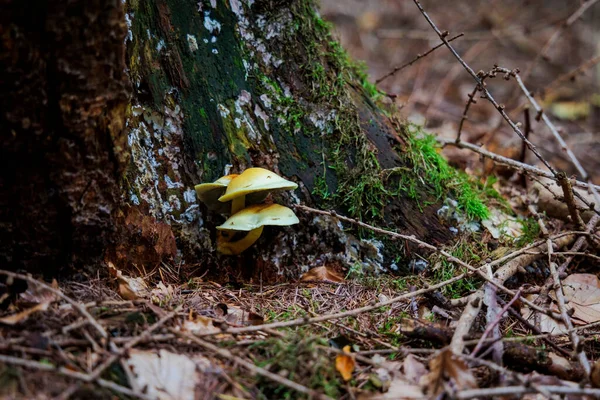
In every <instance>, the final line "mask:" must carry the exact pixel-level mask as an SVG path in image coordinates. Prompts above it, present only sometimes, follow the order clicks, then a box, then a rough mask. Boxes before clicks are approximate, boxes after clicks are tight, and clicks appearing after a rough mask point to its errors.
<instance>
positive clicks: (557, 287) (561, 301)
mask: <svg viewBox="0 0 600 400" xmlns="http://www.w3.org/2000/svg"><path fill="white" fill-rule="evenodd" d="M547 245H548V263H549V265H550V273H551V274H552V279H553V280H554V293H555V294H556V300H557V301H558V309H559V310H560V313H561V315H562V320H563V323H564V324H565V326H566V327H567V329H569V330H571V331H570V333H569V336H570V338H571V342H572V344H573V351H574V352H575V353H576V354H577V357H578V358H579V363H580V364H581V366H582V367H583V370H584V371H585V373H586V375H588V376H589V374H590V371H591V367H590V362H589V360H588V358H587V356H586V355H585V352H584V351H583V348H582V346H581V345H580V339H579V335H578V334H577V331H575V330H572V329H573V323H572V322H571V317H570V316H569V313H568V312H567V306H566V302H565V296H564V294H563V290H562V285H561V282H560V275H559V273H558V268H557V266H556V263H555V262H554V261H552V251H553V250H552V241H551V240H549V239H548V241H547Z"/></svg>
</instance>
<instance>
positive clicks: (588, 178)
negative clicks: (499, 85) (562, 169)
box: [500, 1, 600, 210]
mask: <svg viewBox="0 0 600 400" xmlns="http://www.w3.org/2000/svg"><path fill="white" fill-rule="evenodd" d="M594 2H595V1H594ZM500 70H503V72H507V71H508V70H506V69H500ZM509 72H510V71H509ZM513 76H514V77H515V79H516V80H517V83H518V84H519V87H520V88H521V90H522V91H523V93H524V94H525V96H526V97H527V99H528V100H529V102H530V103H531V105H533V108H535V110H536V111H537V112H538V114H540V115H541V118H542V121H544V123H545V124H546V126H547V127H548V129H550V132H552V135H553V136H554V138H555V139H556V141H557V142H558V144H559V145H560V147H561V149H562V150H563V151H564V152H565V153H566V154H567V156H569V159H570V160H571V163H573V165H574V166H575V168H577V172H579V174H580V175H581V179H583V180H584V181H586V182H587V183H588V184H589V187H590V189H591V191H592V194H593V195H594V201H595V202H596V207H598V209H599V210H600V193H598V190H597V189H596V187H595V185H593V184H592V179H591V176H590V175H589V174H588V173H587V171H586V170H585V169H584V168H583V166H582V165H581V163H580V162H579V160H578V159H577V157H576V156H575V153H573V151H572V150H571V149H570V148H569V146H567V143H566V142H565V140H564V139H563V138H562V136H561V135H560V133H559V132H558V129H556V126H555V125H554V124H553V123H552V121H550V119H549V118H548V116H547V115H546V113H544V110H543V109H542V107H541V106H540V105H539V104H538V102H537V101H536V100H535V99H534V98H533V95H532V94H531V92H530V91H529V90H527V87H525V84H524V83H523V80H522V79H521V77H520V76H519V74H518V73H515V74H514V75H513ZM555 175H556V174H555ZM596 207H595V208H596Z"/></svg>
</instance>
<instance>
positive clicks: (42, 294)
mask: <svg viewBox="0 0 600 400" xmlns="http://www.w3.org/2000/svg"><path fill="white" fill-rule="evenodd" d="M50 286H52V288H53V289H56V290H59V288H58V282H57V281H56V279H53V280H52V284H51V285H50ZM19 297H20V299H21V300H23V301H25V302H27V303H31V304H41V303H52V302H54V301H56V300H58V296H57V295H56V294H54V293H52V292H51V291H50V290H48V289H46V288H44V287H42V286H40V285H29V286H28V288H27V290H26V291H25V292H23V293H21V294H20V295H19Z"/></svg>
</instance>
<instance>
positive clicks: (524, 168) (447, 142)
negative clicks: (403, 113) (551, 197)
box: [436, 137, 600, 214]
mask: <svg viewBox="0 0 600 400" xmlns="http://www.w3.org/2000/svg"><path fill="white" fill-rule="evenodd" d="M436 140H437V141H438V142H439V143H440V144H441V145H442V146H455V147H458V148H461V149H468V150H472V151H474V152H476V153H478V154H481V155H482V156H484V157H487V158H489V159H490V160H492V161H494V162H495V163H497V164H500V165H504V166H506V167H509V168H513V169H516V170H517V171H521V172H527V173H531V174H533V175H538V176H542V177H544V178H548V179H551V180H553V181H557V180H558V179H557V178H556V176H554V175H552V174H551V173H549V172H547V171H544V170H543V169H539V168H538V167H535V166H533V165H529V164H525V163H522V162H519V161H516V160H513V159H512V158H508V157H504V156H501V155H499V154H496V153H492V152H491V151H488V150H485V149H483V148H481V147H480V146H477V145H474V144H471V143H467V142H463V141H461V142H460V143H456V141H454V140H452V139H446V138H441V137H436ZM573 185H574V186H577V187H580V188H583V189H588V190H590V188H591V185H589V184H587V183H585V182H581V181H574V182H573ZM598 188H600V187H599V186H598V185H594V190H597V189H598ZM573 194H574V195H575V197H577V198H578V199H579V200H580V201H581V202H582V203H583V204H585V205H586V206H588V207H589V208H590V210H591V211H594V212H595V213H596V214H600V211H599V210H597V209H596V208H593V207H592V205H593V204H592V203H589V202H588V201H587V200H586V199H585V198H584V197H583V196H582V195H581V194H580V193H579V192H577V191H575V192H574V193H573Z"/></svg>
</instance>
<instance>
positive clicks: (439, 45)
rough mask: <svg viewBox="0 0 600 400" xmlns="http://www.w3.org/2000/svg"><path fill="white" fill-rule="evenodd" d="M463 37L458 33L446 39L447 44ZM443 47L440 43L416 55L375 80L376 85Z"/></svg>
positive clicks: (462, 34)
mask: <svg viewBox="0 0 600 400" xmlns="http://www.w3.org/2000/svg"><path fill="white" fill-rule="evenodd" d="M462 36H464V33H459V34H458V35H456V36H454V37H452V38H450V39H448V42H451V41H453V40H455V39H458V38H459V37H462ZM443 45H444V43H440V44H438V45H437V46H435V47H432V48H431V49H429V50H428V51H426V52H425V53H423V54H417V56H416V57H415V58H413V59H412V60H411V61H409V62H407V63H405V64H402V65H401V66H399V67H395V68H394V69H393V70H391V71H390V72H388V73H387V74H385V75H383V76H382V77H381V78H379V79H377V80H376V81H375V84H376V85H379V84H380V83H381V82H383V81H384V80H386V79H387V78H389V77H390V76H392V75H394V74H395V73H397V72H399V71H402V70H403V69H404V68H406V67H410V66H411V65H413V64H414V63H416V62H417V61H419V60H420V59H421V58H423V57H427V56H428V55H429V54H431V53H433V52H434V51H435V50H437V49H439V48H440V47H442V46H443Z"/></svg>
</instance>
